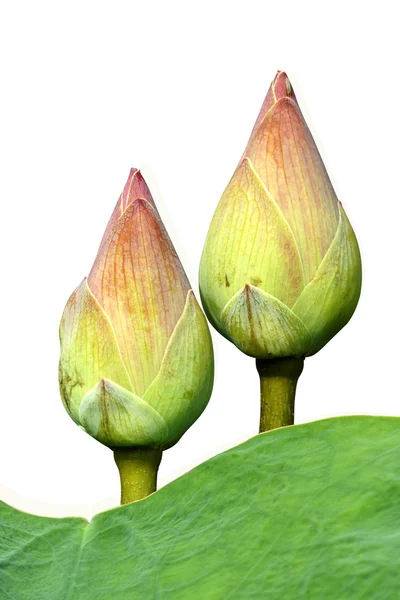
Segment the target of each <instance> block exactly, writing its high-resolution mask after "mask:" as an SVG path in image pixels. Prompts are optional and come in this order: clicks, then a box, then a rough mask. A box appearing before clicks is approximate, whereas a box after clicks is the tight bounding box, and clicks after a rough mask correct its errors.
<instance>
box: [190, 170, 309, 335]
mask: <svg viewBox="0 0 400 600" xmlns="http://www.w3.org/2000/svg"><path fill="white" fill-rule="evenodd" d="M247 283H248V284H251V285H254V286H257V287H258V288H260V289H262V290H264V291H266V292H268V293H269V294H271V295H272V296H274V297H276V298H278V299H279V300H281V301H282V302H283V303H284V304H286V305H287V306H292V305H293V304H294V303H295V301H296V299H297V298H298V297H299V295H300V293H301V291H302V290H303V288H304V285H305V284H304V275H303V269H302V265H301V261H300V255H299V252H298V249H297V245H296V241H295V238H294V235H293V233H292V231H291V229H290V227H289V225H288V223H287V221H286V220H285V218H284V216H283V215H282V212H281V210H280V209H279V207H278V205H277V203H276V202H275V200H274V198H273V197H272V196H271V194H270V193H269V192H268V191H267V189H266V188H265V186H264V184H263V183H262V181H261V179H260V178H259V177H258V175H257V173H256V172H255V171H254V168H253V165H252V164H251V162H250V160H249V159H247V158H246V159H244V160H243V161H242V162H241V163H240V165H239V166H238V168H237V169H236V171H235V174H234V175H233V177H232V179H231V181H230V182H229V184H228V186H227V188H226V190H225V192H224V194H223V196H222V198H221V201H220V203H219V205H218V207H217V210H216V212H215V214H214V217H213V220H212V222H211V225H210V229H209V232H208V235H207V240H206V243H205V246H204V250H203V255H202V258H201V264H200V289H201V297H202V300H204V305H205V309H206V312H207V315H211V320H212V322H213V324H214V323H215V322H217V324H218V327H217V329H219V330H220V331H221V313H222V310H223V308H224V306H225V305H226V304H227V302H228V301H229V300H230V299H231V298H232V297H233V296H234V295H235V294H236V292H238V291H239V290H240V289H242V288H243V286H244V285H246V284H247Z"/></svg>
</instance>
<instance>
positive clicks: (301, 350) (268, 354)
mask: <svg viewBox="0 0 400 600" xmlns="http://www.w3.org/2000/svg"><path fill="white" fill-rule="evenodd" d="M222 324H223V327H224V329H225V331H226V332H227V333H228V335H229V337H230V339H231V341H232V342H233V343H234V344H235V345H236V346H237V347H238V348H239V349H240V350H241V351H242V352H244V353H245V354H248V355H249V356H255V357H256V358H264V359H267V358H281V357H285V356H304V354H305V353H306V352H307V350H308V348H309V347H310V345H311V336H310V333H309V331H308V330H307V328H306V327H305V325H304V324H303V323H302V321H301V320H300V319H299V317H298V316H297V315H295V314H294V313H293V312H292V311H291V310H290V309H289V308H288V307H287V306H286V305H285V304H283V303H282V302H280V301H279V300H278V299H277V298H274V297H273V296H271V295H270V294H267V293H266V292H264V291H263V290H261V289H259V288H257V287H255V286H252V285H246V286H244V288H243V289H242V290H240V291H239V292H237V294H235V296H233V298H232V299H231V300H230V301H229V302H228V304H227V305H226V307H225V309H224V311H223V313H222Z"/></svg>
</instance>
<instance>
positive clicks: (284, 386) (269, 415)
mask: <svg viewBox="0 0 400 600" xmlns="http://www.w3.org/2000/svg"><path fill="white" fill-rule="evenodd" d="M303 364H304V358H276V359H273V360H260V359H257V360H256V366H257V371H258V373H259V375H260V391H261V414H260V433H262V432H263V431H270V430H271V429H277V428H278V427H284V426H285V425H293V423H294V399H295V395H296V386H297V380H298V378H299V377H300V375H301V372H302V370H303Z"/></svg>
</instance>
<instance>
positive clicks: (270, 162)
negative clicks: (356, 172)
mask: <svg viewBox="0 0 400 600" xmlns="http://www.w3.org/2000/svg"><path fill="white" fill-rule="evenodd" d="M245 154H246V155H247V156H248V157H249V158H250V160H251V161H252V163H253V165H254V168H255V170H256V172H257V173H258V175H259V176H260V177H261V179H262V180H263V182H264V184H265V186H266V187H267V189H268V191H269V192H270V193H271V194H272V196H273V197H274V198H275V200H276V202H277V204H278V205H279V207H280V208H281V210H282V212H283V214H284V215H285V217H286V219H287V221H288V223H289V225H290V227H291V229H292V231H293V233H294V237H295V239H296V241H297V244H298V247H299V252H300V256H301V259H302V262H303V265H304V273H305V280H306V283H308V282H309V281H310V280H311V279H312V278H313V276H314V275H315V273H316V271H317V268H318V267H319V265H320V263H321V261H322V259H323V257H324V256H325V253H326V251H327V250H328V248H329V246H330V244H331V243H332V240H333V238H334V235H335V232H336V229H337V225H338V213H337V198H336V195H335V192H334V190H333V188H332V185H331V182H330V180H329V177H328V174H327V172H326V170H325V167H324V164H323V162H322V159H321V157H320V155H319V153H318V150H317V147H316V145H315V142H314V140H313V138H312V136H311V133H310V131H309V129H308V127H307V124H306V122H305V121H304V119H303V117H302V115H301V113H300V111H299V109H298V106H297V104H296V103H295V102H294V101H293V100H292V99H291V98H281V99H280V100H278V102H276V104H275V105H274V106H273V108H271V109H270V110H269V112H268V113H267V115H266V116H265V118H264V120H263V121H262V123H261V124H260V125H259V127H258V129H257V131H256V132H255V133H254V136H253V137H252V139H251V140H250V142H249V145H248V147H247V149H246V152H245Z"/></svg>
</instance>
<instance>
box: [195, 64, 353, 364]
mask: <svg viewBox="0 0 400 600" xmlns="http://www.w3.org/2000/svg"><path fill="white" fill-rule="evenodd" d="M199 278H200V293H201V298H202V301H203V306H204V309H205V312H206V314H207V316H208V318H209V319H210V321H211V323H212V324H213V325H214V326H215V328H216V329H217V330H218V331H219V332H220V333H221V334H222V335H224V336H225V337H226V338H228V339H229V340H231V341H232V342H233V343H234V344H235V345H236V346H237V347H238V348H239V349H240V350H242V351H243V352H244V353H246V354H248V355H250V356H253V357H255V358H257V359H274V358H283V357H304V356H310V355H312V354H314V353H316V352H318V350H320V349H321V348H322V347H323V346H324V345H325V344H326V343H327V342H328V341H329V340H330V339H331V338H332V337H333V336H334V335H336V333H337V332H338V331H339V330H340V329H341V328H342V327H343V326H344V325H346V323H347V322H348V321H349V319H350V318H351V316H352V314H353V312H354V310H355V308H356V305H357V302H358V298H359V295H360V289H361V259H360V253H359V248H358V244H357V240H356V237H355V235H354V232H353V229H352V227H351V225H350V222H349V220H348V218H347V216H346V213H345V212H344V210H343V207H342V205H341V203H340V202H339V201H338V200H337V198H336V195H335V192H334V190H333V188H332V185H331V182H330V180H329V177H328V174H327V172H326V170H325V167H324V165H323V163H322V160H321V157H320V155H319V153H318V150H317V147H316V145H315V142H314V140H313V138H312V136H311V133H310V131H309V129H308V127H307V124H306V122H305V120H304V118H303V116H302V114H301V112H300V109H299V106H298V104H297V100H296V97H295V95H294V92H293V87H292V85H291V83H290V81H289V79H288V77H287V75H286V73H283V72H278V74H277V76H276V78H275V80H274V81H273V82H272V84H271V87H270V89H269V91H268V94H267V97H266V99H265V101H264V103H263V106H262V108H261V111H260V114H259V116H258V118H257V121H256V124H255V126H254V129H253V131H252V134H251V137H250V140H249V142H248V145H247V148H246V150H245V152H244V154H243V157H242V159H241V161H240V163H239V165H238V167H237V169H236V171H235V173H234V174H233V177H232V179H231V180H230V182H229V184H228V186H227V188H226V189H225V191H224V193H223V195H222V198H221V201H220V203H219V205H218V207H217V209H216V212H215V214H214V218H213V220H212V222H211V225H210V229H209V232H208V235H207V239H206V242H205V246H204V250H203V254H202V258H201V264H200V274H199Z"/></svg>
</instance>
